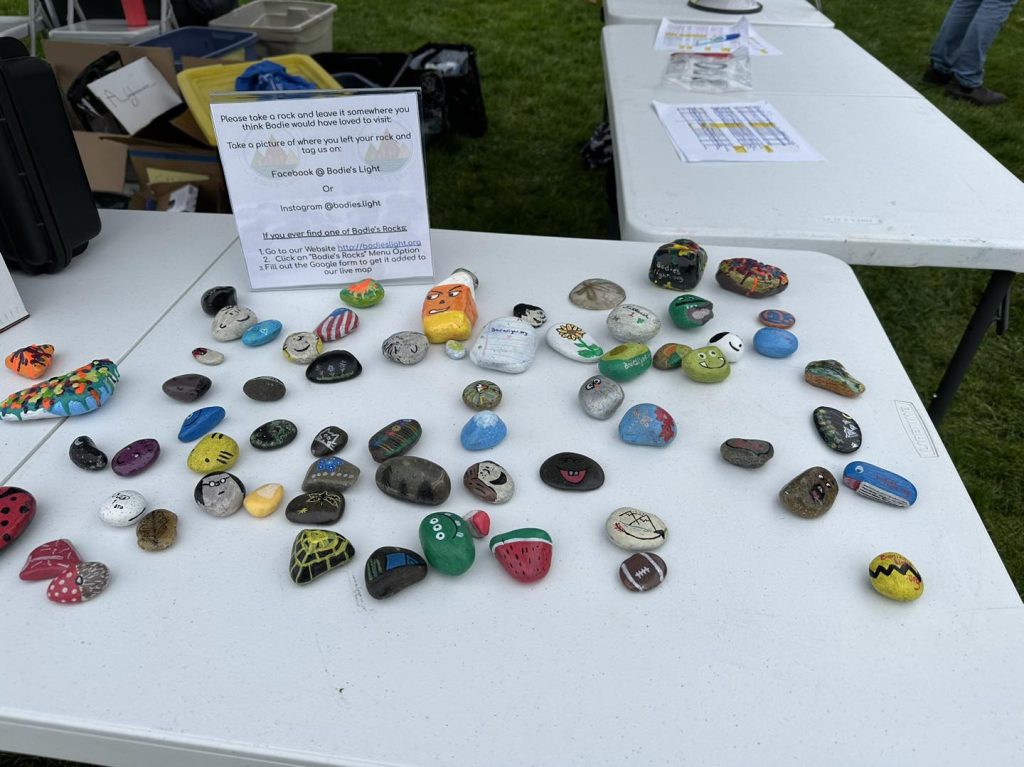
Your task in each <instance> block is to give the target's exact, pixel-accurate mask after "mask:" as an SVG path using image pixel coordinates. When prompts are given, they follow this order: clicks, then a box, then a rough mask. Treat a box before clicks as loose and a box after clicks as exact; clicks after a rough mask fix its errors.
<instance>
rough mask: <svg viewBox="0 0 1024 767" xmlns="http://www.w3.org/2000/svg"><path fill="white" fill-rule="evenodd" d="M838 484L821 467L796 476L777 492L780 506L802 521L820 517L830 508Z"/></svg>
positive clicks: (827, 471)
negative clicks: (801, 518)
mask: <svg viewBox="0 0 1024 767" xmlns="http://www.w3.org/2000/svg"><path fill="white" fill-rule="evenodd" d="M838 493H839V483H837V482H836V478H835V477H834V476H832V472H830V471H829V470H828V469H825V468H822V467H821V466H812V467H811V468H810V469H807V470H806V471H803V472H801V473H800V474H797V475H796V476H795V477H793V479H791V480H790V481H789V482H788V483H787V484H786V486H785V487H783V488H782V489H781V490H780V491H779V499H780V500H781V501H782V505H783V506H785V507H786V508H787V509H789V510H790V511H791V512H793V513H794V514H796V515H797V516H798V517H803V518H804V519H814V518H815V517H820V516H821V515H822V514H824V513H825V512H826V511H828V510H829V509H831V508H832V504H833V503H835V500H836V495H838Z"/></svg>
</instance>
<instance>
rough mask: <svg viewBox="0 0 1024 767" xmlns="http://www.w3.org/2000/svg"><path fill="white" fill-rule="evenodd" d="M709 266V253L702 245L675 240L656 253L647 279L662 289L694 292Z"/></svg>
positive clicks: (691, 241) (689, 241)
mask: <svg viewBox="0 0 1024 767" xmlns="http://www.w3.org/2000/svg"><path fill="white" fill-rule="evenodd" d="M707 265H708V254H707V251H705V250H704V248H702V247H701V246H700V245H698V244H697V243H695V242H694V241H693V240H673V241H672V242H668V243H665V244H664V245H662V246H661V247H660V248H658V249H657V250H656V251H654V257H653V258H652V259H651V268H650V269H649V270H648V272H647V279H649V280H650V281H651V282H653V283H654V284H655V285H657V286H658V287H661V288H668V289H670V290H692V289H693V288H695V287H697V283H698V282H700V278H701V277H703V276H704V268H705V267H706V266H707Z"/></svg>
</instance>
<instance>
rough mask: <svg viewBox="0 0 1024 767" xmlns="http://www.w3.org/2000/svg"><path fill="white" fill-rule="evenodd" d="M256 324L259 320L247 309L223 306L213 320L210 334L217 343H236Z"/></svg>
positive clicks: (245, 307)
mask: <svg viewBox="0 0 1024 767" xmlns="http://www.w3.org/2000/svg"><path fill="white" fill-rule="evenodd" d="M257 322H259V318H257V317H256V313H255V312H254V311H253V310H252V309H250V308H249V307H247V306H225V307H224V308H223V309H221V310H220V311H219V312H217V316H216V317H214V318H213V323H212V324H211V325H210V332H211V333H212V334H213V337H214V339H215V340H217V341H236V340H238V339H239V338H241V337H242V335H243V334H244V333H245V331H246V330H248V329H249V328H251V327H252V326H253V325H255V324H256V323H257Z"/></svg>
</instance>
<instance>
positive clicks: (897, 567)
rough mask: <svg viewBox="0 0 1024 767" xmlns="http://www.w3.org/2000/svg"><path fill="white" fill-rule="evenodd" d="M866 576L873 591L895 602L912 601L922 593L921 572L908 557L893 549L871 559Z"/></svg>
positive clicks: (922, 580) (922, 581)
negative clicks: (869, 579)
mask: <svg viewBox="0 0 1024 767" xmlns="http://www.w3.org/2000/svg"><path fill="white" fill-rule="evenodd" d="M868 576H869V577H870V578H871V586H872V588H874V590H875V591H877V592H878V593H879V594H881V595H882V596H883V597H889V599H895V600H896V601H897V602H913V601H914V600H915V599H917V598H918V597H919V596H921V595H922V594H923V593H924V579H923V578H921V573H919V572H918V571H917V568H915V567H914V565H913V563H912V562H911V561H910V560H909V559H907V558H906V557H905V556H903V555H902V554H897V553H896V552H895V551H886V552H884V553H882V554H879V555H878V556H877V557H875V558H874V559H872V560H871V564H870V565H868Z"/></svg>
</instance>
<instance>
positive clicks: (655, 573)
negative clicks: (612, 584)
mask: <svg viewBox="0 0 1024 767" xmlns="http://www.w3.org/2000/svg"><path fill="white" fill-rule="evenodd" d="M666 575H668V566H667V565H666V564H665V560H664V559H662V558H661V557H659V556H658V555H657V554H652V553H651V552H649V551H641V552H639V553H637V554H634V555H633V556H631V557H629V558H628V559H626V561H625V562H623V563H622V564H621V565H619V580H620V581H622V585H623V586H625V587H626V588H627V589H629V590H630V591H650V590H651V589H656V588H658V586H660V585H661V584H662V583H663V582H664V581H665V576H666Z"/></svg>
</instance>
